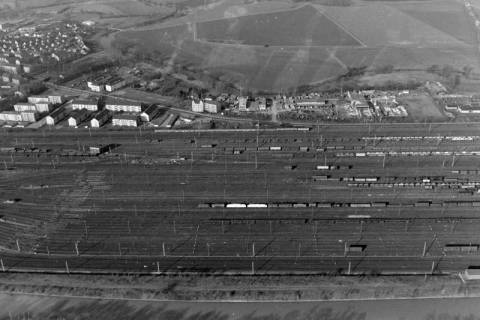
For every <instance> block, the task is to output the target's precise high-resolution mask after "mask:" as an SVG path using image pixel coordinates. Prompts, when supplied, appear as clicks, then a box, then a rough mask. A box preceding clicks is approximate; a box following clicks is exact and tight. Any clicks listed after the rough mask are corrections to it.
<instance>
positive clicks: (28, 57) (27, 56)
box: [0, 23, 89, 81]
mask: <svg viewBox="0 0 480 320" xmlns="http://www.w3.org/2000/svg"><path fill="white" fill-rule="evenodd" d="M86 33H87V31H86V29H85V27H84V26H82V25H81V24H77V23H67V24H63V23H62V24H54V25H48V26H42V27H41V28H40V27H39V28H36V27H23V28H19V29H17V30H15V31H11V32H0V70H1V71H4V72H6V73H9V74H13V75H16V74H20V73H30V72H32V69H34V68H35V67H38V66H40V65H42V66H46V65H50V64H56V63H59V62H62V63H63V62H68V61H71V60H74V59H77V58H79V57H81V56H83V55H86V54H87V53H88V52H89V48H88V47H87V46H86V45H85V43H84V42H83V36H84V35H85V34H86ZM2 80H4V81H5V80H6V78H5V79H3V77H2Z"/></svg>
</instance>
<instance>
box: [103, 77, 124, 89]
mask: <svg viewBox="0 0 480 320" xmlns="http://www.w3.org/2000/svg"><path fill="white" fill-rule="evenodd" d="M125 85H126V82H125V80H124V79H122V78H119V77H115V78H112V79H110V80H108V81H107V83H105V90H106V91H108V92H113V91H115V90H118V89H120V88H122V87H124V86H125Z"/></svg>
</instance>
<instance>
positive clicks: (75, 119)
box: [68, 109, 89, 127]
mask: <svg viewBox="0 0 480 320" xmlns="http://www.w3.org/2000/svg"><path fill="white" fill-rule="evenodd" d="M88 114H89V113H88V110H85V109H82V110H74V111H73V112H72V113H71V115H70V117H69V118H68V126H69V127H78V125H79V124H80V123H82V122H83V121H85V120H86V119H87V118H88Z"/></svg>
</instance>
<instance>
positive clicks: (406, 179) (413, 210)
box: [0, 124, 480, 274]
mask: <svg viewBox="0 0 480 320" xmlns="http://www.w3.org/2000/svg"><path fill="white" fill-rule="evenodd" d="M476 129H480V125H478V124H466V125H464V124H462V125H456V124H444V125H436V124H433V125H432V126H431V127H430V126H425V125H406V126H405V128H402V127H400V126H396V125H392V126H391V127H387V126H372V127H371V128H369V126H339V127H338V128H335V127H333V126H321V127H320V126H318V127H313V128H312V129H311V130H310V131H298V130H297V131H278V132H277V131H275V132H274V131H261V130H258V131H255V130H254V131H249V132H230V131H226V132H221V133H216V132H168V133H167V132H158V133H155V132H153V131H142V132H140V131H123V132H117V131H95V132H88V131H82V130H59V131H49V130H45V131H28V130H26V131H16V130H12V131H8V132H5V134H4V135H2V136H1V137H0V147H1V148H4V147H5V148H14V151H11V149H9V150H10V151H8V152H0V167H2V164H3V170H0V185H2V186H3V187H2V188H1V189H0V200H2V201H1V202H0V212H1V213H0V215H2V217H0V239H1V240H2V241H3V243H4V245H3V246H4V247H5V248H7V249H8V252H0V258H1V259H2V261H3V264H4V269H5V271H28V272H72V273H74V272H79V273H81V272H94V273H111V272H126V273H139V274H142V273H145V274H146V273H158V272H172V273H173V272H175V273H176V272H211V273H216V272H224V273H251V272H255V273H328V274H348V273H349V274H364V273H365V274H372V273H385V274H402V273H407V274H430V273H435V274H450V273H455V272H460V271H463V270H464V269H465V268H467V267H468V266H470V265H477V264H480V261H479V259H480V255H478V249H479V246H480V236H479V235H478V232H477V230H478V227H480V218H479V217H478V209H477V205H476V204H480V194H478V192H477V191H478V190H477V189H475V188H476V185H477V183H478V182H479V181H480V178H479V175H480V173H479V171H478V169H477V168H478V163H479V160H480V159H478V158H479V156H478V155H476V154H474V153H468V154H467V153H463V154H462V155H460V154H461V153H462V152H472V151H475V150H476V146H477V144H478V140H480V138H479V137H476V136H474V135H472V132H474V131H473V130H476ZM388 137H390V138H391V139H387V138H388ZM407 137H410V138H407ZM412 137H413V138H412ZM459 137H463V138H462V139H460V138H459ZM465 137H470V138H465ZM99 142H100V143H103V144H116V145H117V146H116V147H115V148H114V149H113V150H112V151H111V152H110V153H109V154H108V155H105V154H104V155H100V156H90V155H88V147H89V146H91V145H96V144H98V143H99ZM15 148H17V149H18V151H17V149H15ZM33 148H39V149H44V150H45V149H50V151H49V152H43V153H40V152H34V150H33ZM65 150H73V151H75V152H70V154H68V152H65ZM386 150H389V151H396V152H404V151H408V152H410V153H409V154H405V155H402V156H395V157H393V156H392V157H388V156H384V157H379V156H369V155H368V153H369V152H375V153H381V152H385V151H386ZM447 151H448V152H458V153H459V155H458V156H456V157H455V158H454V157H453V156H452V154H450V153H449V154H448V155H447V154H446V153H445V154H444V153H438V154H435V152H447ZM339 152H354V153H365V156H354V157H348V158H344V157H339V156H338V153H339ZM412 152H415V153H412ZM426 152H428V153H426ZM424 153H425V154H424ZM172 159H173V160H175V161H171V160H172ZM319 166H320V167H321V168H322V169H318V167H319ZM325 168H327V169H325ZM319 176H324V177H322V178H319ZM314 177H317V178H314ZM367 178H368V179H369V180H368V181H367V180H366V179H367ZM373 179H375V181H373ZM405 184H408V185H407V186H405ZM427 187H428V188H427ZM464 187H465V188H464ZM465 189H468V190H467V191H468V192H464V191H465ZM14 199H18V201H16V200H15V201H13V200H14ZM5 201H6V202H5ZM201 204H208V206H206V207H199V205H201ZM213 204H215V206H213ZM228 204H237V205H241V206H240V207H238V208H237V207H234V206H228ZM248 204H257V205H262V206H261V207H250V208H249V207H248ZM327 204H330V205H329V206H328V205H327ZM263 205H264V206H263ZM467 205H468V206H467ZM252 263H253V271H252ZM67 265H68V267H67ZM432 265H433V267H432Z"/></svg>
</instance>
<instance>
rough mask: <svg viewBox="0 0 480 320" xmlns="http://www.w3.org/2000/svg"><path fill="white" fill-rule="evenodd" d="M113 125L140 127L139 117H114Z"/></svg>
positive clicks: (118, 115)
mask: <svg viewBox="0 0 480 320" xmlns="http://www.w3.org/2000/svg"><path fill="white" fill-rule="evenodd" d="M112 124H113V125H114V126H119V127H138V125H139V117H138V115H136V114H117V115H114V116H113V118H112Z"/></svg>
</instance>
